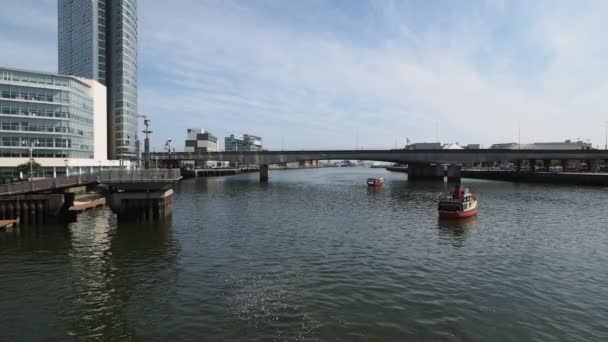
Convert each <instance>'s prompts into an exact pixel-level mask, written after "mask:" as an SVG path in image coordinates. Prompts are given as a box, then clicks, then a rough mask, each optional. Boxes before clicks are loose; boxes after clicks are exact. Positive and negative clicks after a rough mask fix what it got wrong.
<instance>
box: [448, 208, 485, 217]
mask: <svg viewBox="0 0 608 342" xmlns="http://www.w3.org/2000/svg"><path fill="white" fill-rule="evenodd" d="M476 214H477V208H475V209H472V210H468V211H462V212H451V211H440V212H439V218H444V219H458V218H464V217H471V216H475V215H476Z"/></svg>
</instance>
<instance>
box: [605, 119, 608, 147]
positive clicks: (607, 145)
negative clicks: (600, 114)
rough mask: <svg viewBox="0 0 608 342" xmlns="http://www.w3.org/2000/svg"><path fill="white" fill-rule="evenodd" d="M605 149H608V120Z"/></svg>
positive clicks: (607, 122) (607, 123)
mask: <svg viewBox="0 0 608 342" xmlns="http://www.w3.org/2000/svg"><path fill="white" fill-rule="evenodd" d="M604 150H608V121H606V142H605V145H604Z"/></svg>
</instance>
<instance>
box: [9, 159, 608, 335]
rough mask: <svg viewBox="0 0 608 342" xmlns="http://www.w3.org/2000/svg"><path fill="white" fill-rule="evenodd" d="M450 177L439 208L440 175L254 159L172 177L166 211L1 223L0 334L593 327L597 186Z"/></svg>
mask: <svg viewBox="0 0 608 342" xmlns="http://www.w3.org/2000/svg"><path fill="white" fill-rule="evenodd" d="M378 176H381V177H384V178H385V186H384V187H383V188H381V189H369V188H367V185H366V183H365V181H366V179H367V178H369V177H378ZM467 186H469V187H471V188H472V189H473V191H475V192H476V193H477V194H479V195H480V198H481V201H482V203H481V206H480V208H479V214H478V216H477V217H473V218H470V219H466V220H441V221H440V220H438V214H437V199H438V195H439V194H440V193H441V192H443V191H445V189H446V185H445V184H443V183H435V182H417V183H410V182H408V181H407V180H406V176H405V175H403V174H400V173H386V172H383V171H382V170H378V169H373V170H369V169H362V168H344V169H329V170H328V169H317V170H295V171H275V170H272V171H271V180H270V182H269V183H267V184H260V183H259V179H258V175H257V174H247V175H240V176H235V177H224V178H220V177H218V178H198V179H191V180H186V181H183V182H180V183H179V184H178V186H177V188H176V195H175V201H174V214H173V218H172V221H171V222H169V223H166V224H155V225H135V224H117V222H116V219H115V216H114V215H113V214H112V213H111V212H110V211H109V209H100V210H92V211H88V212H85V213H83V214H82V215H80V216H79V217H78V222H75V223H71V224H69V225H64V226H44V227H30V228H28V229H21V230H15V231H13V232H3V233H0V268H1V269H2V274H3V276H2V277H0V289H2V291H0V308H2V313H3V314H4V316H3V329H0V340H2V341H4V340H6V341H30V340H45V341H65V340H92V341H107V340H141V341H172V340H191V341H206V340H214V341H243V340H248V341H300V340H315V341H316V340H318V341H349V342H350V341H419V340H426V341H440V340H441V341H443V340H454V341H489V340H491V341H494V340H498V341H547V340H559V339H562V340H567V341H603V340H604V338H603V337H604V335H605V333H606V329H605V326H604V325H605V324H604V322H606V321H607V320H608V309H606V308H608V302H606V300H605V298H606V293H605V286H604V285H605V284H606V282H608V266H607V265H608V250H607V249H606V248H605V246H606V245H608V234H606V230H605V225H603V224H602V223H603V218H604V216H605V215H604V204H605V203H606V202H607V201H608V193H606V192H605V191H603V190H601V189H590V188H572V187H559V186H537V185H513V184H511V183H506V182H489V181H470V184H467ZM564 213H568V215H564ZM32 322H43V323H40V324H36V325H35V327H36V328H35V329H33V328H32Z"/></svg>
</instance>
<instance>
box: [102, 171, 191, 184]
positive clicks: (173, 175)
mask: <svg viewBox="0 0 608 342" xmlns="http://www.w3.org/2000/svg"><path fill="white" fill-rule="evenodd" d="M97 176H98V180H99V182H101V183H104V182H111V183H125V182H167V181H176V180H179V179H180V178H181V170H180V169H158V170H157V169H147V170H146V169H139V170H109V171H101V172H99V173H98V174H97Z"/></svg>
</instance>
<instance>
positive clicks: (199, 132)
mask: <svg viewBox="0 0 608 342" xmlns="http://www.w3.org/2000/svg"><path fill="white" fill-rule="evenodd" d="M187 133H188V138H187V140H186V146H185V147H184V152H196V153H199V152H202V153H204V152H217V138H216V137H215V136H214V135H213V134H211V133H209V132H206V131H205V130H203V129H200V128H188V130H187Z"/></svg>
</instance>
